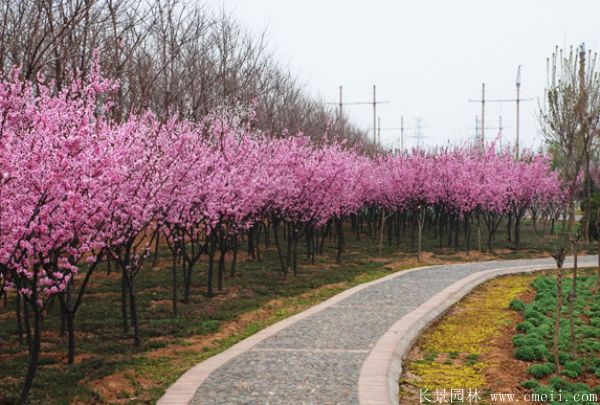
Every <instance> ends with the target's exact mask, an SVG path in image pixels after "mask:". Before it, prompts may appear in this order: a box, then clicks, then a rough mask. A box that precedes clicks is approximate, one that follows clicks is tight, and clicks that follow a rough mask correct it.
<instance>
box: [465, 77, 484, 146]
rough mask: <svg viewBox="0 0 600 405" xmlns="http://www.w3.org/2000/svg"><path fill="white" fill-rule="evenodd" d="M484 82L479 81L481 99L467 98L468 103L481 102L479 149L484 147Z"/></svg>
mask: <svg viewBox="0 0 600 405" xmlns="http://www.w3.org/2000/svg"><path fill="white" fill-rule="evenodd" d="M485 101H486V100H485V83H481V99H480V100H469V102H470V103H481V139H480V141H481V143H480V148H481V151H482V152H483V150H484V149H485Z"/></svg>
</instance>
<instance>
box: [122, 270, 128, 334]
mask: <svg viewBox="0 0 600 405" xmlns="http://www.w3.org/2000/svg"><path fill="white" fill-rule="evenodd" d="M127 318H128V314H127V275H126V274H125V270H124V269H121V319H122V320H123V333H125V334H126V333H128V332H129V322H128V319H127Z"/></svg>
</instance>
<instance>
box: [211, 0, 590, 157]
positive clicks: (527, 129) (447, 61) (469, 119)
mask: <svg viewBox="0 0 600 405" xmlns="http://www.w3.org/2000/svg"><path fill="white" fill-rule="evenodd" d="M208 3H213V5H214V6H216V7H218V6H220V5H222V6H223V7H224V8H225V9H226V10H228V11H229V12H230V13H231V14H232V15H233V16H234V17H235V18H236V19H237V20H238V21H239V22H240V23H241V24H242V25H243V26H245V27H246V28H247V29H249V30H250V31H252V32H254V33H261V32H263V31H265V30H266V32H267V38H268V40H269V43H270V49H271V51H272V52H273V53H274V54H275V56H276V58H277V59H278V60H279V61H281V62H282V63H284V64H287V65H288V66H289V67H290V69H291V70H292V71H293V72H294V73H295V74H296V75H297V76H298V78H299V79H300V81H301V83H303V85H304V86H305V87H306V89H307V90H308V91H309V92H311V93H312V94H313V95H315V96H317V97H321V98H322V99H324V100H327V101H332V102H337V100H338V97H339V96H338V94H339V93H338V92H339V90H338V88H339V86H340V85H343V86H344V99H345V101H365V100H366V101H368V100H371V99H372V85H373V84H376V85H377V93H378V98H379V99H381V100H387V101H389V104H382V105H380V106H379V108H378V113H379V114H378V115H380V117H381V127H382V128H384V129H383V130H382V136H381V137H382V142H384V143H385V144H387V145H390V144H392V143H393V142H397V140H398V138H399V131H394V130H385V128H396V127H399V126H400V117H401V116H404V122H405V126H406V127H410V128H409V129H407V131H406V132H407V134H406V135H407V136H406V146H409V147H410V146H411V145H414V144H415V143H416V139H414V138H412V137H411V136H412V135H414V129H415V127H416V123H415V120H416V119H417V118H422V126H423V130H422V132H423V135H425V136H426V138H424V140H423V142H424V144H425V145H427V146H429V145H439V144H443V143H448V142H450V143H460V142H464V141H468V140H471V139H473V137H474V133H475V116H476V115H480V111H481V106H480V104H477V103H469V102H468V100H469V99H479V98H480V96H481V83H483V82H485V84H486V98H492V99H503V98H514V96H515V77H516V71H517V66H518V65H523V68H522V69H523V70H522V86H521V95H522V97H523V98H533V101H528V102H523V103H522V109H521V117H522V118H521V137H522V145H523V146H529V147H537V146H538V145H540V143H541V142H542V136H541V134H540V132H539V125H538V119H537V115H536V111H537V107H538V99H539V98H540V97H542V95H543V90H544V87H545V83H546V58H547V57H549V56H550V55H551V54H552V52H553V51H554V48H555V46H557V45H558V46H560V47H569V46H570V45H575V46H577V45H579V44H580V43H582V42H585V44H586V46H587V47H588V48H591V49H592V50H597V49H598V48H600V23H599V21H600V1H599V0H570V1H569V0H562V1H559V0H543V1H542V0H495V1H491V0H452V1H448V0H419V1H417V0H412V1H408V0H395V1H392V0H388V1H384V0H370V1H357V0H302V1H300V0H295V1H292V0H209V1H208ZM345 112H346V113H348V114H349V115H350V116H351V117H352V119H353V120H354V121H355V122H356V123H357V124H358V125H360V126H361V127H363V128H365V129H368V128H371V127H372V122H373V121H372V108H371V107H370V106H348V107H347V108H346V109H345ZM500 115H502V117H503V126H505V127H506V128H504V130H503V139H504V142H514V136H515V106H514V104H512V103H507V104H500V103H494V104H492V103H490V104H487V105H486V117H485V119H486V126H494V127H497V126H498V120H499V116H500ZM497 133H498V129H486V138H488V137H490V136H495V135H496V134H497Z"/></svg>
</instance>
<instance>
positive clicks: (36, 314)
mask: <svg viewBox="0 0 600 405" xmlns="http://www.w3.org/2000/svg"><path fill="white" fill-rule="evenodd" d="M24 305H25V306H26V305H28V304H27V303H24ZM31 305H32V307H33V305H37V304H36V303H34V304H31ZM32 309H33V336H32V342H31V350H30V353H29V366H28V368H27V375H26V376H25V382H24V384H23V388H22V390H21V397H20V398H19V404H20V405H25V404H26V403H27V399H28V398H29V393H30V391H31V386H32V385H33V379H34V378H35V373H36V371H37V367H38V362H39V358H40V346H41V342H42V313H41V310H40V309H39V308H37V307H33V308H32ZM26 312H28V311H26Z"/></svg>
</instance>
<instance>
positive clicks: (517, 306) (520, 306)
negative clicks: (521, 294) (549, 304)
mask: <svg viewBox="0 0 600 405" xmlns="http://www.w3.org/2000/svg"><path fill="white" fill-rule="evenodd" d="M510 309H513V310H515V311H519V312H522V311H524V310H525V303H524V302H523V301H521V300H518V299H515V300H512V301H511V303H510Z"/></svg>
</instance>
